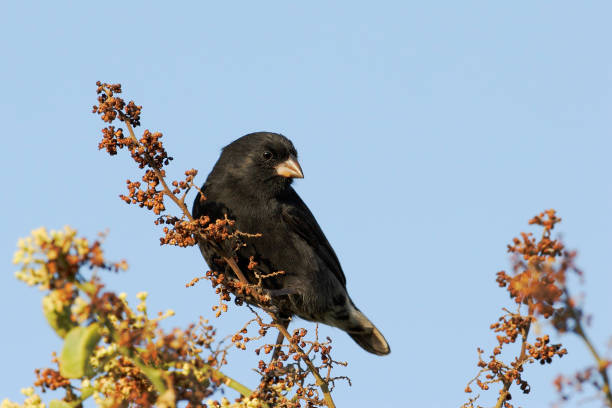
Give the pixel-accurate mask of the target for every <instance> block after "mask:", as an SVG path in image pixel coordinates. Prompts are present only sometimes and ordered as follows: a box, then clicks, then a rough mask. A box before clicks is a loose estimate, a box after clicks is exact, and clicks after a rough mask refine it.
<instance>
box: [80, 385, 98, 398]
mask: <svg viewBox="0 0 612 408" xmlns="http://www.w3.org/2000/svg"><path fill="white" fill-rule="evenodd" d="M94 391H95V390H94V387H91V386H89V387H83V388H81V400H83V401H84V400H86V399H87V398H89V397H91V396H92V395H93V393H94Z"/></svg>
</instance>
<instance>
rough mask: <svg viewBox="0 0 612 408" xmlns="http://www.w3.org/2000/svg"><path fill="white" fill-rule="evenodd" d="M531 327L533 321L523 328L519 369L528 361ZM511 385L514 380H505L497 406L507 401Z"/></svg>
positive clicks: (497, 407)
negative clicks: (528, 342)
mask: <svg viewBox="0 0 612 408" xmlns="http://www.w3.org/2000/svg"><path fill="white" fill-rule="evenodd" d="M530 328H531V323H528V324H527V326H526V327H524V328H521V338H522V339H523V340H522V344H521V353H520V354H519V357H518V359H517V366H516V368H517V369H518V368H519V367H521V366H522V365H523V363H524V362H525V361H527V358H528V356H527V336H529V329H530ZM511 385H512V381H504V388H502V390H501V391H500V392H499V398H498V399H497V403H496V404H495V408H501V407H502V405H503V403H504V402H505V401H506V398H507V397H508V394H509V393H510V386H511Z"/></svg>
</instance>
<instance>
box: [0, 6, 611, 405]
mask: <svg viewBox="0 0 612 408" xmlns="http://www.w3.org/2000/svg"><path fill="white" fill-rule="evenodd" d="M611 4H612V3H610V2H608V1H593V2H573V1H571V2H570V1H556V2H544V1H539V2H490V1H462V2H419V3H417V2H399V1H398V2H376V3H375V2H355V1H350V2H349V1H342V2H334V3H333V4H330V3H328V2H318V3H317V2H302V3H301V4H298V2H286V1H276V2H233V3H231V5H230V4H221V3H220V2H207V3H205V2H192V3H176V4H172V5H170V3H168V2H157V3H155V2H146V3H145V2H104V3H93V2H72V3H62V2H38V3H26V2H10V3H9V2H5V3H4V4H3V6H2V11H1V13H0V42H1V43H2V47H1V50H2V63H1V64H0V74H1V76H2V78H3V84H2V96H3V97H2V98H1V99H0V112H1V113H0V115H1V116H2V134H3V135H2V141H3V149H2V150H3V154H2V156H3V157H2V164H1V166H2V171H1V172H0V178H1V181H2V185H3V186H4V194H3V197H4V199H3V200H2V201H3V206H2V209H3V211H2V213H3V217H4V222H3V228H4V232H3V234H2V235H1V236H0V251H1V252H0V260H1V265H2V269H3V273H2V274H0V305H1V310H2V312H1V314H0V327H2V331H3V335H2V347H1V348H0V366H2V367H3V374H2V381H0V399H1V398H4V397H10V398H12V399H19V400H21V399H20V395H19V389H20V388H21V387H24V386H27V385H29V384H31V383H32V381H33V379H34V374H33V369H34V368H37V367H42V366H46V365H47V364H48V362H49V359H50V353H51V351H53V350H59V348H60V345H61V343H60V341H59V339H58V338H57V337H56V336H55V334H54V333H53V332H52V331H51V329H49V328H48V327H46V324H45V322H44V320H43V317H42V314H41V310H40V301H41V294H40V293H38V292H37V291H36V290H34V289H31V288H28V287H26V286H25V285H23V284H22V283H20V282H17V281H16V280H15V279H14V277H13V271H14V270H15V268H14V266H13V265H12V264H11V259H12V253H13V251H14V249H15V242H16V240H17V238H18V237H21V236H25V235H27V234H29V232H30V230H32V229H34V228H37V227H39V226H41V225H44V226H47V227H49V228H61V227H62V226H63V225H65V224H69V225H71V226H73V227H75V228H77V229H78V230H79V231H80V233H81V234H83V235H86V236H89V237H94V236H95V234H96V232H97V231H101V230H105V229H107V228H108V229H109V230H110V235H109V237H108V240H107V244H106V247H107V253H108V256H109V257H110V258H116V259H119V258H126V259H127V260H128V261H129V263H130V266H131V268H130V270H129V272H128V273H126V274H120V275H118V276H113V277H110V278H109V280H108V282H109V286H110V287H111V288H112V289H115V290H117V291H125V292H128V293H129V294H130V298H131V299H135V294H136V292H138V291H140V290H147V291H148V292H149V293H150V301H149V305H150V308H151V310H162V309H163V310H165V309H168V308H173V309H175V310H176V312H177V316H176V317H174V318H173V319H172V320H171V322H170V324H171V325H173V326H174V325H176V326H185V325H186V324H187V323H188V322H190V321H195V320H197V317H198V316H199V315H205V316H209V317H212V312H211V310H210V305H211V304H212V302H213V301H214V298H215V296H214V294H213V293H212V291H211V290H210V288H209V287H208V285H206V284H202V285H200V286H198V287H196V288H190V289H186V288H185V286H184V284H185V283H186V282H188V281H189V280H190V279H191V278H193V277H194V276H198V275H200V274H201V273H202V272H203V271H205V270H206V267H205V265H204V263H203V261H202V259H201V256H200V255H199V253H198V251H197V250H196V249H193V248H191V249H175V248H160V247H159V245H158V235H159V234H158V232H157V231H156V230H155V228H154V226H153V225H152V216H151V214H149V213H148V212H146V211H143V210H140V209H139V208H137V207H131V206H127V205H125V204H124V203H123V202H122V201H120V200H119V199H118V197H117V195H118V194H120V193H123V192H124V183H125V179H126V178H132V179H134V178H136V177H137V176H138V174H139V172H138V171H137V169H136V168H135V166H134V165H133V164H132V163H131V161H130V159H129V158H128V157H127V156H119V157H114V158H109V157H108V156H107V155H106V154H105V153H102V152H98V151H97V143H98V139H99V132H100V131H99V129H100V127H101V122H100V121H99V119H97V118H96V117H95V116H94V115H92V114H91V113H90V110H91V105H92V104H93V103H94V102H95V95H94V90H95V89H94V88H95V87H94V83H95V81H96V80H102V81H106V82H121V83H122V84H123V86H124V89H125V91H126V92H127V95H128V96H129V97H131V98H133V99H135V100H136V102H137V103H139V104H142V105H144V113H143V127H144V128H149V129H152V130H159V131H162V132H163V133H164V134H165V138H166V139H165V140H166V146H167V148H168V150H169V151H170V153H171V154H172V155H173V156H174V157H175V161H174V162H173V164H172V167H171V173H172V172H173V174H174V175H178V174H180V173H181V172H182V171H183V170H184V169H187V168H192V167H195V168H197V169H199V170H200V175H199V176H198V182H199V183H200V182H203V181H204V179H205V177H206V175H207V174H208V171H209V170H210V169H211V167H212V165H213V164H214V162H215V160H216V158H217V157H218V154H219V151H220V148H221V147H222V146H224V145H226V144H227V143H229V142H230V141H232V140H233V139H235V138H237V137H239V136H241V135H243V134H245V133H249V132H252V131H257V130H269V131H275V132H281V133H283V134H285V135H287V136H288V137H289V138H291V139H292V140H293V142H294V144H295V146H296V147H297V149H298V151H299V153H300V161H301V164H302V167H303V169H304V173H305V176H306V177H305V178H304V179H303V180H299V181H297V183H296V189H297V190H298V192H299V193H300V194H301V196H302V197H303V198H304V200H305V201H306V202H307V204H308V205H309V206H310V208H311V209H312V211H313V213H314V214H315V216H316V217H317V218H318V220H319V222H320V224H321V225H322V227H323V229H324V231H325V232H326V234H327V236H328V238H329V240H330V241H331V243H332V245H333V246H334V247H335V249H336V252H337V253H338V256H339V258H340V260H341V262H342V264H343V266H344V270H345V273H346V275H347V278H348V288H349V291H350V293H351V295H352V297H353V299H354V300H355V302H356V303H357V304H358V305H359V307H360V308H361V309H362V310H363V311H364V312H365V313H366V314H367V315H368V316H369V317H370V318H371V319H372V320H373V321H374V322H375V323H376V324H377V325H378V327H379V328H380V329H381V331H382V332H383V333H384V334H385V336H386V337H387V339H388V340H389V342H390V344H391V348H392V354H391V355H390V356H389V357H384V358H381V357H376V356H372V355H369V354H367V353H365V352H363V351H362V350H361V349H359V348H358V346H356V345H355V344H354V343H353V342H352V341H351V340H350V339H349V338H348V336H346V335H345V334H344V333H341V332H339V331H337V330H335V329H330V328H325V329H324V330H323V332H324V333H325V334H330V335H331V336H332V337H333V338H334V341H335V351H336V357H337V358H339V359H345V360H349V362H350V365H349V367H348V368H347V369H345V370H340V371H339V372H338V373H339V374H344V375H349V376H350V377H351V378H352V380H353V387H352V388H349V387H348V386H345V385H343V384H340V385H339V386H338V387H337V389H336V391H335V392H334V395H335V397H336V400H337V402H338V405H339V406H341V407H349V406H350V407H371V406H388V407H399V406H419V407H450V406H459V405H460V404H461V403H463V402H464V401H465V394H464V393H463V388H464V387H465V384H466V382H467V381H468V380H469V379H470V378H472V377H473V376H474V374H475V373H476V366H475V363H476V347H477V346H481V347H490V346H491V345H492V344H493V341H494V336H493V334H492V333H490V332H489V330H488V326H489V324H490V323H492V322H493V321H494V320H495V319H496V317H497V316H498V315H499V313H500V308H501V307H502V306H507V305H508V304H509V302H508V300H507V298H506V295H505V292H504V291H503V290H502V289H498V288H497V285H496V284H495V272H497V271H498V270H500V269H504V268H506V267H507V266H508V258H507V254H506V249H505V248H506V247H505V246H506V244H507V243H508V242H509V241H510V239H511V238H512V237H513V236H515V235H516V234H518V232H519V231H521V230H524V229H525V228H526V221H527V220H528V219H529V218H530V217H531V216H533V215H534V214H536V213H537V212H539V211H540V210H543V209H545V208H550V207H553V208H556V209H557V210H558V211H559V213H560V215H561V217H562V218H563V219H564V221H563V223H562V224H561V228H560V231H559V232H561V233H563V235H564V237H565V239H566V241H567V243H568V245H569V246H570V247H575V248H578V249H579V250H580V256H579V258H578V262H579V264H580V265H581V266H582V267H583V268H584V269H585V272H586V285H585V287H584V291H585V292H586V294H587V307H588V310H590V311H594V312H595V313H594V320H593V325H592V328H591V332H592V337H593V339H594V342H595V343H596V344H597V346H598V347H599V348H600V349H603V348H604V346H605V344H606V343H607V341H608V339H609V337H610V335H612V315H611V314H610V310H611V308H612V301H611V299H610V288H611V287H612V275H611V273H610V267H611V265H612V262H611V261H610V256H609V254H610V251H611V250H612V248H611V246H612V245H611V244H612V239H611V238H610V231H611V230H612V218H611V216H610V211H611V210H612V205H611V204H612V191H611V186H610V175H611V172H612V160H611V159H610V152H611V151H612V142H611V139H610V130H611V125H610V117H611V116H610V112H611V108H612V52H611V49H610V39H611V38H612V28H611V27H612V26H611V24H610V16H611V15H612V5H611ZM247 314H248V312H246V311H245V310H240V311H238V310H237V311H234V312H232V313H230V314H229V315H228V316H227V317H224V318H222V319H218V320H215V319H214V317H213V318H212V319H213V321H214V323H215V324H216V325H217V326H218V327H219V331H220V332H221V333H230V331H231V330H234V329H236V328H237V327H238V325H239V323H240V322H241V321H243V320H244V319H245V317H246V316H247ZM307 327H311V326H309V325H307ZM566 340H567V346H568V348H569V352H570V354H569V355H568V356H567V358H564V359H562V360H560V361H555V362H554V363H553V365H552V366H548V367H540V366H539V365H537V366H535V365H534V366H532V367H529V369H528V370H527V373H526V378H527V379H528V380H529V381H530V382H531V383H532V393H531V395H530V396H529V399H522V398H519V393H518V392H514V393H513V395H514V396H515V400H516V402H517V403H518V404H521V403H522V405H524V406H530V407H544V406H548V404H549V403H550V402H551V401H553V400H554V393H553V391H552V386H551V380H552V378H553V377H554V376H555V375H556V374H557V373H559V372H565V373H571V372H572V371H574V370H575V369H577V368H579V367H582V366H583V365H584V364H585V363H586V362H587V361H588V358H587V357H588V356H587V354H586V353H585V352H584V351H582V349H581V346H580V345H579V344H577V343H575V342H572V341H571V340H570V339H566V338H563V339H562V341H564V342H565V341H566ZM256 361H257V357H256V356H255V355H254V353H252V352H250V351H248V352H239V351H237V352H235V353H233V356H232V358H231V359H230V364H229V367H228V368H227V371H228V372H229V373H231V374H234V375H236V376H237V377H239V378H240V379H241V380H243V381H244V382H246V383H248V384H249V385H251V386H254V385H255V384H256V382H257V378H256V376H255V374H253V373H251V372H249V371H248V370H247V369H248V368H249V367H253V366H254V365H255V364H256ZM494 394H495V391H492V392H489V393H488V394H484V396H483V398H484V399H483V402H486V401H488V400H490V399H491V398H493V397H494Z"/></svg>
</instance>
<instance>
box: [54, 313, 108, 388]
mask: <svg viewBox="0 0 612 408" xmlns="http://www.w3.org/2000/svg"><path fill="white" fill-rule="evenodd" d="M100 337H101V335H100V327H99V325H98V323H93V324H91V325H89V326H87V327H81V326H78V327H75V328H73V329H72V330H70V332H68V334H67V335H66V339H65V340H64V348H63V349H62V353H61V354H60V358H59V367H60V374H61V375H62V376H64V377H66V378H83V377H91V376H93V374H94V371H93V368H92V367H91V364H90V363H89V358H90V357H91V353H92V352H93V349H94V347H96V344H98V342H99V341H100Z"/></svg>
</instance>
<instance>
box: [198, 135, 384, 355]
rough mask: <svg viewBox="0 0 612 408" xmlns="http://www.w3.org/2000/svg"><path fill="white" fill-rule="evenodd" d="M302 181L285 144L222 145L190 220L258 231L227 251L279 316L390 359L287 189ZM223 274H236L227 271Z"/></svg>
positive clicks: (264, 138) (256, 139)
mask: <svg viewBox="0 0 612 408" xmlns="http://www.w3.org/2000/svg"><path fill="white" fill-rule="evenodd" d="M303 177H304V175H303V173H302V169H301V167H300V165H299V163H298V160H297V151H296V150H295V147H294V146H293V143H291V141H290V140H289V139H287V138H286V137H285V136H283V135H280V134H277V133H268V132H258V133H251V134H248V135H246V136H243V137H241V138H239V139H237V140H235V141H234V142H232V143H230V144H229V145H227V146H226V147H225V148H223V151H222V153H221V157H220V158H219V160H218V161H217V163H216V164H215V166H214V168H213V170H212V171H211V173H210V174H209V175H208V178H207V180H206V182H205V183H204V185H203V187H202V189H201V192H202V193H204V196H205V198H204V199H203V198H202V196H201V194H200V193H199V194H198V196H197V197H196V199H195V201H194V204H193V216H194V217H196V218H199V217H201V216H209V217H210V219H211V220H215V219H223V218H224V217H225V216H227V217H228V218H229V219H233V220H235V221H236V224H235V226H236V228H237V229H238V230H240V231H241V232H244V233H248V234H261V235H260V236H257V237H254V236H243V237H241V240H242V241H241V243H240V245H239V246H238V247H237V249H236V248H235V247H234V248H232V251H231V252H232V256H234V259H237V261H238V265H239V266H240V268H241V270H242V271H245V273H244V274H245V275H247V276H246V278H247V280H249V282H251V283H258V282H259V283H261V285H262V286H263V287H264V288H265V289H266V290H269V291H270V293H271V294H272V303H273V304H274V305H275V306H276V308H277V310H278V314H279V315H280V316H281V318H285V319H288V318H290V317H291V316H293V315H297V316H299V317H301V318H303V319H306V320H310V321H314V322H321V323H324V324H327V325H330V326H335V327H338V328H340V329H342V330H344V331H345V332H347V333H348V334H349V336H351V337H352V338H353V340H355V341H356V342H357V344H359V345H360V346H361V347H362V348H364V349H365V350H367V351H369V352H370V353H374V354H378V355H385V354H389V352H390V349H389V345H388V343H387V341H386V340H385V338H384V337H383V335H382V334H381V333H380V331H379V330H378V329H377V328H376V327H375V326H374V324H372V322H371V321H370V320H369V319H368V318H367V317H366V316H365V315H364V314H363V313H362V312H361V311H359V309H357V307H356V306H355V304H354V303H353V301H352V300H351V298H350V296H349V295H348V293H347V290H346V278H345V276H344V272H343V271H342V267H341V266H340V262H339V261H338V257H337V256H336V253H335V252H334V250H333V249H332V247H331V245H330V244H329V242H328V241H327V238H325V235H324V234H323V231H322V230H321V227H319V224H318V223H317V221H316V220H315V218H314V216H313V215H312V213H311V212H310V210H309V209H308V207H307V206H306V204H304V202H303V201H302V199H301V198H300V197H299V196H298V194H297V193H296V192H295V190H294V189H293V187H291V183H292V181H293V179H294V178H303ZM201 249H202V253H203V254H204V256H205V258H206V262H207V263H208V265H209V266H210V267H211V269H216V270H219V266H220V265H222V264H223V262H222V261H220V256H219V253H218V251H215V250H213V249H212V248H210V247H206V246H205V245H204V246H202V245H201ZM253 261H255V262H256V266H255V267H254V268H253V266H252V265H253V263H252V262H253ZM249 264H251V270H249V269H248V267H247V266H248V265H249ZM275 272H278V273H275ZM226 273H228V275H229V276H234V275H233V273H232V272H231V270H230V269H229V268H227V267H226ZM266 275H270V276H269V277H267V278H265V279H263V280H262V279H261V277H262V276H264V277H265V276H266Z"/></svg>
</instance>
